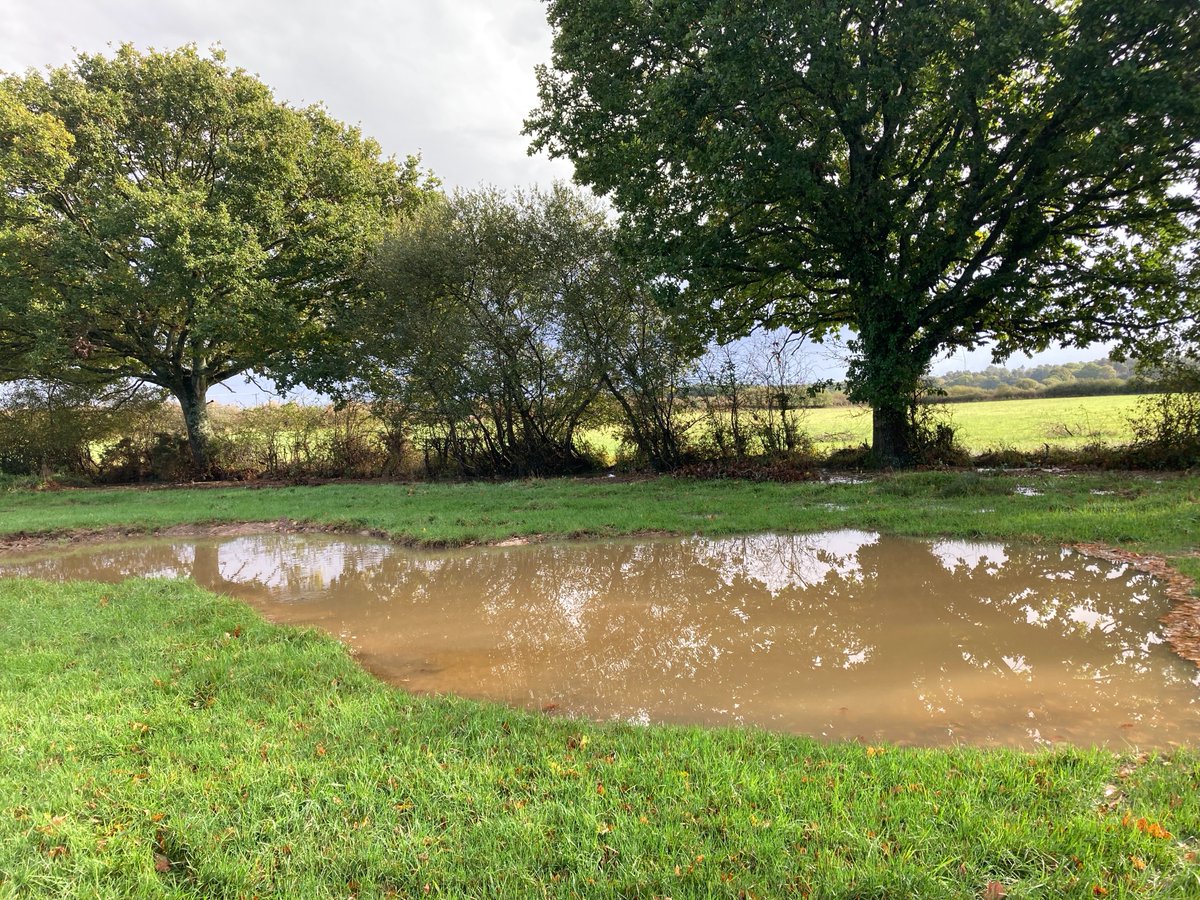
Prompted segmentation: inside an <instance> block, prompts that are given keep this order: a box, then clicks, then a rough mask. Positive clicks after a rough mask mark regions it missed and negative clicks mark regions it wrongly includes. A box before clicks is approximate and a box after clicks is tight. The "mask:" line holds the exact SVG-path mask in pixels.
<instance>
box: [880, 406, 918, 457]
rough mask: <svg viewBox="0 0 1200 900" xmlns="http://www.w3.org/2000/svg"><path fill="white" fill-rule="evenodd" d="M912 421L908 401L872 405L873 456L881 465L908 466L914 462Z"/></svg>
mask: <svg viewBox="0 0 1200 900" xmlns="http://www.w3.org/2000/svg"><path fill="white" fill-rule="evenodd" d="M912 438H913V435H912V423H911V422H910V421H909V417H908V406H907V404H906V403H903V402H900V403H891V404H886V405H885V404H881V403H876V404H873V405H872V409H871V456H873V457H874V458H875V462H876V464H877V465H880V466H896V467H900V466H908V465H911V464H912V462H913V446H912Z"/></svg>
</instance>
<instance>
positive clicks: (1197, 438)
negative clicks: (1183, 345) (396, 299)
mask: <svg viewBox="0 0 1200 900" xmlns="http://www.w3.org/2000/svg"><path fill="white" fill-rule="evenodd" d="M1161 386H1162V389H1163V393H1161V394H1158V395H1154V396H1150V397H1146V398H1144V399H1143V400H1142V401H1141V402H1140V403H1139V404H1138V407H1139V408H1138V412H1137V414H1136V415H1135V416H1134V418H1133V419H1132V420H1131V422H1130V424H1131V425H1132V427H1133V443H1132V444H1131V446H1130V448H1129V453H1130V457H1131V462H1133V463H1134V464H1136V465H1141V466H1146V467H1151V468H1188V467H1190V466H1195V465H1200V364H1197V363H1196V362H1194V361H1176V362H1174V363H1172V364H1170V365H1169V366H1167V367H1164V372H1163V376H1162V379H1161Z"/></svg>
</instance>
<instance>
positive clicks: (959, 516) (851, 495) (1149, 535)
mask: <svg viewBox="0 0 1200 900" xmlns="http://www.w3.org/2000/svg"><path fill="white" fill-rule="evenodd" d="M1197 499H1200V477H1196V476H1161V475H1156V476H1149V475H1138V474H1130V473H1126V472H1122V473H1098V474H1076V475H1066V476H1059V475H1049V474H1029V473H1024V474H1019V475H1008V474H980V473H974V472H920V473H909V474H903V475H896V476H887V477H881V478H878V479H875V480H873V481H869V482H866V483H862V484H847V483H837V484H830V483H824V482H804V483H796V484H777V483H770V482H766V483H758V484H756V483H747V482H741V481H700V480H691V479H672V478H660V479H654V480H648V481H635V482H617V481H613V480H608V479H602V478H601V479H591V480H570V479H553V480H541V481H513V482H502V483H486V482H474V483H462V484H429V483H424V484H371V483H357V484H326V485H320V486H301V487H264V488H254V487H249V488H247V487H233V488H204V489H192V490H188V489H157V490H141V489H109V490H68V491H61V492H55V493H36V492H30V491H13V492H9V493H3V494H0V535H3V534H12V533H15V532H22V531H23V532H47V531H64V530H70V529H81V528H82V529H102V528H130V529H134V530H148V529H153V528H162V527H169V526H173V525H180V524H186V523H215V522H239V521H271V520H278V519H280V518H284V517H286V518H288V519H292V520H296V521H303V522H311V523H321V524H328V525H336V526H340V527H346V528H352V529H354V528H367V529H373V530H379V531H382V532H385V533H387V534H390V535H392V536H394V537H396V538H400V539H411V540H416V541H420V542H428V543H454V544H461V543H470V542H480V541H495V540H503V539H505V538H509V537H517V536H525V535H546V536H572V535H575V536H577V535H599V536H603V535H617V534H630V533H635V532H643V531H670V532H681V533H693V532H695V533H700V534H734V533H747V532H754V531H770V530H775V531H795V532H804V531H817V530H821V529H827V528H844V527H853V528H874V529H880V530H884V531H889V532H893V533H897V534H910V535H932V534H953V535H960V536H976V535H990V536H993V537H1029V538H1035V539H1041V538H1046V539H1051V540H1059V541H1103V542H1107V543H1112V544H1124V545H1130V546H1134V547H1140V548H1144V549H1148V550H1152V551H1154V552H1160V553H1167V554H1173V553H1179V552H1183V551H1187V550H1190V549H1192V548H1194V547H1196V546H1198V545H1200V504H1197V502H1196V501H1197Z"/></svg>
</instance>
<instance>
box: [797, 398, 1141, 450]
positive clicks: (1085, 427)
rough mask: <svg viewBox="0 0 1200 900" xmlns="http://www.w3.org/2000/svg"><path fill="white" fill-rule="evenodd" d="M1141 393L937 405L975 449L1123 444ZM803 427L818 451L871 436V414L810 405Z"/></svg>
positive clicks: (969, 447) (1064, 447)
mask: <svg viewBox="0 0 1200 900" xmlns="http://www.w3.org/2000/svg"><path fill="white" fill-rule="evenodd" d="M1145 399H1146V395H1141V396H1134V395H1128V394H1125V395H1116V396H1107V397H1054V398H1050V399H1042V400H985V401H979V402H976V403H947V404H943V405H939V406H938V407H937V410H938V411H939V412H943V413H944V414H945V415H946V417H947V419H948V421H949V422H950V423H951V424H952V425H954V427H955V428H957V429H958V433H959V437H960V439H961V440H962V442H963V443H964V444H966V446H967V448H968V449H970V450H973V451H975V452H979V451H982V450H991V449H999V448H1012V449H1014V450H1036V449H1038V448H1039V447H1041V446H1042V445H1043V444H1049V445H1050V446H1051V447H1052V448H1062V449H1074V448H1078V447H1082V446H1084V445H1086V444H1092V443H1096V442H1097V441H1099V442H1103V443H1106V444H1123V443H1126V442H1128V441H1129V439H1130V438H1131V437H1132V433H1131V431H1130V427H1129V419H1130V418H1131V417H1132V416H1133V415H1134V413H1135V412H1136V411H1137V407H1138V404H1139V403H1140V402H1141V401H1143V400H1145ZM804 428H805V430H806V431H808V432H809V433H810V434H811V435H812V436H813V437H814V438H815V439H816V441H817V444H818V446H820V447H822V448H823V449H832V448H836V447H845V446H853V445H857V444H861V443H862V442H863V441H866V440H869V439H870V435H871V413H870V411H869V410H866V409H861V408H858V407H837V408H830V409H813V410H809V411H807V412H806V413H805V419H804Z"/></svg>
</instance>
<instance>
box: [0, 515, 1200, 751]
mask: <svg viewBox="0 0 1200 900" xmlns="http://www.w3.org/2000/svg"><path fill="white" fill-rule="evenodd" d="M3 575H26V576H34V577H39V578H50V579H91V580H99V581H115V580H119V579H122V578H126V577H130V576H150V577H172V578H173V577H188V578H194V579H195V580H196V581H197V582H198V583H199V584H201V585H203V586H204V587H207V588H210V589H212V590H216V591H220V592H222V593H225V594H230V595H233V596H235V597H240V598H242V599H243V600H245V601H247V602H249V603H251V604H252V605H253V606H254V607H255V608H256V609H258V610H260V611H261V612H263V613H264V614H265V615H266V616H267V617H268V618H269V619H271V620H273V621H276V622H284V623H289V624H299V625H313V626H317V627H319V628H322V629H324V630H326V631H328V632H329V633H331V634H333V635H336V636H337V637H339V638H340V639H342V640H343V641H345V642H346V643H347V644H349V645H350V646H351V647H353V649H354V650H355V652H356V653H357V654H358V656H359V658H360V659H361V660H362V662H363V664H364V665H365V666H366V667H367V668H368V669H369V670H371V671H372V672H375V673H377V674H378V675H379V676H381V677H382V678H385V679H387V680H388V681H391V682H394V683H396V684H398V685H402V686H403V687H405V688H407V689H409V690H412V691H417V692H428V693H441V692H453V693H457V694H462V695H465V696H468V697H475V698H479V699H486V700H496V701H500V702H504V703H508V704H512V705H518V706H523V707H528V708H532V709H544V708H550V709H553V710H555V712H556V713H561V714H566V715H578V716H588V717H591V718H594V719H612V718H619V719H624V720H628V721H633V722H688V723H703V724H712V725H756V726H762V727H765V728H769V729H773V730H779V731H791V732H796V733H801V734H810V735H816V736H819V737H823V738H827V739H855V738H858V739H863V740H870V741H875V740H886V741H895V742H898V743H902V744H916V745H945V744H953V743H967V744H975V745H982V746H996V745H1002V746H1014V747H1033V746H1039V745H1044V744H1047V743H1053V742H1060V741H1065V742H1069V743H1072V744H1077V745H1109V746H1115V747H1120V746H1125V745H1129V744H1132V745H1136V746H1138V747H1142V748H1167V747H1170V746H1172V745H1174V744H1179V743H1184V744H1196V743H1198V742H1200V669H1197V667H1196V666H1195V665H1193V664H1192V663H1190V662H1187V661H1185V660H1183V659H1182V658H1180V657H1178V656H1176V655H1175V654H1174V653H1172V652H1171V651H1170V649H1169V648H1168V647H1167V646H1166V645H1165V644H1164V643H1163V639H1162V636H1161V626H1160V624H1159V621H1158V620H1159V618H1160V616H1162V615H1163V614H1164V612H1165V611H1166V609H1167V605H1168V602H1169V601H1168V599H1167V597H1166V595H1165V593H1164V592H1163V589H1162V586H1161V584H1160V583H1159V582H1157V581H1156V580H1155V579H1154V578H1152V577H1150V576H1149V575H1146V574H1144V573H1142V572H1139V571H1137V570H1135V569H1133V568H1130V567H1128V566H1126V565H1124V564H1120V563H1112V562H1107V561H1103V560H1099V559H1096V558H1094V557H1090V556H1085V555H1083V554H1080V553H1078V552H1076V551H1073V550H1070V549H1064V548H1060V547H1046V546H1032V545H1020V544H1002V543H981V542H973V541H959V540H942V541H934V542H929V541H919V540H910V539H904V538H895V537H885V536H881V535H879V534H876V533H873V532H864V531H850V530H847V531H835V532H828V533H824V534H816V535H773V534H765V535H755V536H750V537H739V538H725V539H719V540H713V539H704V538H695V537H693V538H656V539H651V540H647V539H636V540H635V539H630V540H617V541H606V542H596V543H561V544H531V545H527V546H509V547H485V548H472V549H459V550H448V551H424V550H411V549H406V548H402V547H398V546H395V545H393V544H389V543H387V542H381V541H378V540H372V539H362V538H347V537H331V536H324V535H296V534H291V535H289V534H276V535H264V536H241V537H233V538H154V539H143V540H139V541H130V542H124V543H119V544H109V545H95V546H80V547H77V548H75V549H72V550H68V551H65V552H64V551H59V552H54V553H48V552H43V553H41V554H40V555H38V554H26V555H21V556H17V555H10V556H7V557H6V558H4V559H3V560H0V576H3Z"/></svg>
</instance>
